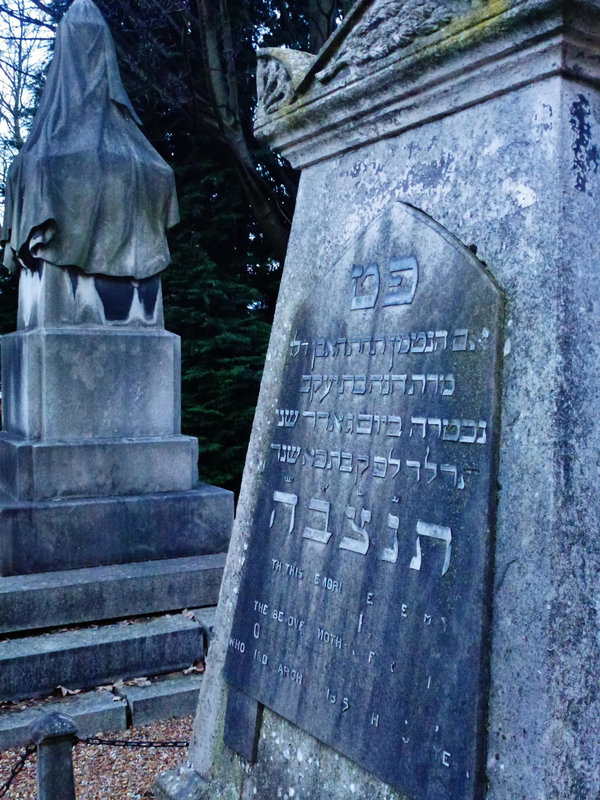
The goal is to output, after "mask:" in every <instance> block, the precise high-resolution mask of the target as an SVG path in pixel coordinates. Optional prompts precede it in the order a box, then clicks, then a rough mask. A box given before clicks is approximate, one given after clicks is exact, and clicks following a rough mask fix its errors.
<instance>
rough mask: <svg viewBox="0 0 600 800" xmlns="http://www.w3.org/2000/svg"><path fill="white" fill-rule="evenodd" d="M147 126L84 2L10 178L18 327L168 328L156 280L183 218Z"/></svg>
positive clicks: (99, 22) (10, 259)
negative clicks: (171, 231) (170, 233)
mask: <svg viewBox="0 0 600 800" xmlns="http://www.w3.org/2000/svg"><path fill="white" fill-rule="evenodd" d="M139 124H141V123H140V121H139V119H138V117H137V114H136V113H135V111H134V110H133V107H132V105H131V103H130V101H129V98H128V97H127V94H126V92H125V89H124V88H123V84H122V82H121V78H120V75H119V69H118V66H117V60H116V54H115V48H114V44H113V41H112V37H111V34H110V31H109V29H108V26H107V24H106V22H105V21H104V18H103V17H102V14H101V13H100V11H99V10H98V8H97V7H96V5H95V4H94V3H93V2H92V0H75V2H74V3H73V5H72V6H71V7H70V9H69V10H68V11H67V12H66V14H65V16H64V17H63V19H62V21H61V23H60V24H59V26H58V30H57V35H56V45H55V52H54V57H53V59H52V63H51V65H50V69H49V72H48V78H47V81H46V85H45V87H44V91H43V94H42V97H41V100H40V105H39V108H38V111H37V114H36V116H35V119H34V122H33V126H32V129H31V132H30V135H29V137H28V139H27V142H26V143H25V145H24V146H23V148H22V150H21V151H20V152H19V154H18V155H17V157H16V158H15V160H14V162H13V163H12V165H11V167H10V170H9V173H8V180H7V186H6V208H5V216H4V224H3V228H2V235H1V240H2V242H3V243H4V245H5V247H4V257H3V261H4V265H5V266H6V267H7V268H8V269H9V270H15V269H19V270H20V271H21V274H20V289H19V307H20V309H19V323H18V325H19V327H20V328H23V327H30V326H32V325H34V326H35V325H43V324H48V323H54V322H56V323H59V324H79V323H93V324H107V323H134V324H157V323H161V321H162V304H161V301H160V279H159V278H157V277H156V276H157V275H158V274H159V273H160V272H161V271H162V270H163V269H164V268H165V267H166V266H167V265H168V263H169V250H168V245H167V241H166V237H165V231H166V229H167V228H169V227H171V226H172V225H174V224H175V223H176V222H177V221H178V219H179V216H178V208H177V198H176V194H175V182H174V175H173V171H172V169H171V168H170V167H169V166H168V164H167V163H166V162H165V161H164V160H163V159H162V158H161V156H160V155H159V154H158V153H157V152H156V151H155V150H154V148H153V147H152V145H151V144H150V143H149V142H148V141H147V139H146V138H145V136H144V135H143V133H142V132H141V130H140V128H139ZM57 268H58V269H57ZM88 276H90V277H88Z"/></svg>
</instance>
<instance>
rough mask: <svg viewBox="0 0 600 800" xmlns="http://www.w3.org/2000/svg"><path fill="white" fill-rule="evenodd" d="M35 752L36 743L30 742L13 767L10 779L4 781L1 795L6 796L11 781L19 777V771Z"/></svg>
mask: <svg viewBox="0 0 600 800" xmlns="http://www.w3.org/2000/svg"><path fill="white" fill-rule="evenodd" d="M33 753H35V745H34V744H28V745H27V747H26V748H25V750H24V751H23V752H22V753H21V755H20V756H19V759H18V761H17V762H16V764H15V765H14V767H13V768H12V769H11V771H10V776H9V778H8V780H7V781H6V783H3V784H2V786H0V797H4V795H5V794H6V793H7V792H8V790H9V789H10V785H11V783H12V782H13V781H14V779H15V778H16V777H17V775H18V774H19V772H21V770H22V769H23V767H24V766H25V764H26V763H27V761H28V759H29V757H30V756H31V755H32V754H33Z"/></svg>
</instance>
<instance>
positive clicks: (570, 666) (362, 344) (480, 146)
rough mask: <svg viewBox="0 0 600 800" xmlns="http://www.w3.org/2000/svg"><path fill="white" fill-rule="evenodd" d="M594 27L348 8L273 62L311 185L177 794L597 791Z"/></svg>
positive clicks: (577, 10) (591, 10) (276, 141)
mask: <svg viewBox="0 0 600 800" xmlns="http://www.w3.org/2000/svg"><path fill="white" fill-rule="evenodd" d="M599 32H600V4H597V3H588V2H573V3H569V4H568V5H567V4H563V3H554V2H550V0H548V2H546V0H539V1H537V0H536V1H534V0H531V1H529V0H526V1H525V2H508V3H502V4H496V3H487V2H481V3H476V4H474V3H471V2H466V0H453V1H452V2H448V3H444V4H439V3H433V2H431V3H428V2H426V3H422V2H416V0H415V2H412V0H408V2H399V0H361V2H358V3H356V4H355V6H354V7H353V9H352V10H351V11H350V13H349V14H348V16H347V18H346V19H345V20H344V22H343V24H342V25H341V27H340V28H339V30H338V31H337V32H336V33H335V34H334V36H333V37H332V38H331V39H330V41H329V42H328V43H327V44H326V45H325V47H324V48H323V50H322V51H321V52H320V53H319V54H318V55H317V56H316V57H312V56H310V55H307V54H299V53H290V51H288V50H285V49H269V50H265V51H261V52H260V53H259V68H258V85H259V107H258V111H257V134H258V135H259V136H261V137H263V138H264V140H266V141H267V142H268V143H269V144H270V146H271V147H273V148H274V149H275V150H277V151H278V152H280V153H281V154H282V155H283V156H285V157H286V158H288V159H289V160H290V161H291V163H292V164H293V165H294V166H297V167H299V168H301V169H302V177H301V181H300V188H299V193H298V200H297V205H296V212H295V217H294V223H293V227H292V233H291V237H290V243H289V248H288V254H287V258H286V264H285V268H284V274H283V278H282V284H281V290H280V296H279V300H278V307H277V312H276V316H275V322H274V327H273V334H272V338H271V343H270V348H269V352H268V355H267V362H266V365H265V373H264V379H263V384H262V387H261V395H260V398H259V404H258V407H257V412H256V417H255V423H254V428H253V434H252V439H251V442H250V446H249V452H248V458H247V463H246V470H245V475H244V482H243V487H242V492H241V496H240V501H239V504H238V514H237V519H236V523H235V525H234V534H233V538H232V543H231V547H230V551H229V556H228V563H227V568H226V574H225V578H224V585H223V588H222V593H221V602H220V605H219V609H218V614H217V622H216V631H217V636H216V640H215V642H214V644H213V650H212V651H211V659H210V660H209V664H208V671H207V680H206V681H205V684H204V687H203V691H202V696H201V702H202V711H201V713H199V714H198V717H197V721H196V731H195V740H194V743H193V745H192V748H191V751H190V762H191V768H189V767H188V768H182V769H180V770H179V771H177V772H175V773H171V774H167V775H165V776H163V777H162V778H161V779H160V780H159V782H158V785H157V791H158V796H159V797H160V798H162V799H163V800H164V799H165V798H172V799H173V800H175V799H176V798H177V799H178V800H179V798H184V797H185V798H208V797H213V796H220V797H226V798H234V797H242V798H245V799H246V798H251V797H254V796H258V797H261V798H268V799H269V800H270V798H276V797H282V798H301V800H308V799H309V798H310V800H324V799H325V798H327V799H328V800H342V798H343V799H344V800H347V798H350V797H357V798H360V800H367V799H368V800H382V798H388V799H390V800H391V799H392V798H398V799H399V798H413V799H414V800H430V799H431V798H436V800H438V799H441V798H448V800H458V798H461V800H462V798H465V799H466V798H471V800H475V799H476V798H477V799H479V798H484V797H485V798H488V800H505V798H507V797H511V798H513V797H514V798H517V797H523V798H525V797H526V798H536V800H537V799H538V798H539V800H541V799H542V798H556V799H557V800H558V799H559V798H560V799H562V798H571V797H578V798H579V797H581V798H588V797H589V798H593V797H596V796H597V795H598V792H599V791H600V775H599V774H598V770H597V767H596V766H595V765H597V763H598V756H599V752H598V742H599V741H600V738H599V733H600V707H599V701H598V697H597V694H596V692H595V688H594V687H595V685H596V683H597V666H596V665H597V664H598V656H599V655H600V653H599V650H598V648H599V645H598V640H597V637H596V635H595V633H594V631H595V630H596V627H597V626H596V623H595V621H594V619H595V617H594V612H593V611H592V609H594V608H595V607H596V606H595V599H594V598H595V597H597V592H598V588H599V587H598V580H599V579H598V574H600V573H599V572H598V567H599V566H600V545H599V544H598V542H599V538H598V522H597V519H596V517H595V512H594V509H595V507H596V506H597V503H598V500H599V499H600V498H599V497H598V494H599V489H598V485H597V469H598V467H597V450H598V446H599V444H600V429H599V426H598V422H597V400H596V398H597V396H598V390H599V388H600V387H598V385H597V384H598V378H597V376H596V375H595V373H594V371H593V370H591V369H590V368H589V364H590V358H593V356H594V354H595V353H596V351H597V345H596V342H595V333H594V331H595V330H596V328H597V325H598V323H599V322H600V320H599V318H598V316H599V309H600V280H599V278H598V275H597V271H596V270H595V268H594V266H593V265H594V264H595V263H596V261H597V258H598V245H597V241H596V238H595V236H594V234H593V226H591V223H590V221H591V220H593V219H595V217H596V215H597V213H598V210H599V209H598V206H599V193H600V185H599V183H598V181H599V180H600V178H599V177H598V174H597V170H598V164H599V163H600V158H599V156H598V146H597V142H598V140H599V138H600V127H599V123H598V120H599V119H600V95H599V94H598V88H597V87H598V79H599V76H598V73H597V69H596V66H595V64H596V63H597V57H598V52H599V49H598V45H597V41H598V40H597V39H596V38H594V36H595V35H596V34H597V33H599ZM592 34H593V35H592Z"/></svg>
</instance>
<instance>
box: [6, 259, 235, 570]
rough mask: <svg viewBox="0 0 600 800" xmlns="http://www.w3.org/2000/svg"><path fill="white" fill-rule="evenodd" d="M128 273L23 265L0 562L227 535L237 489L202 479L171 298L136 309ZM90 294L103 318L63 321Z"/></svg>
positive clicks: (215, 543)
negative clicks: (187, 418)
mask: <svg viewBox="0 0 600 800" xmlns="http://www.w3.org/2000/svg"><path fill="white" fill-rule="evenodd" d="M71 273H73V275H71ZM151 280H152V281H154V283H155V284H156V285H155V286H154V288H153V298H154V300H153V302H154V304H156V303H158V301H159V300H160V280H159V279H158V278H154V279H151ZM86 282H87V283H86ZM133 283H135V284H136V285H135V286H133V285H132V282H131V281H121V282H119V281H118V280H116V279H106V278H104V279H102V278H94V277H93V276H84V275H82V274H80V273H77V272H76V271H74V270H70V271H69V270H60V269H58V268H56V267H53V266H51V265H46V264H43V265H41V266H40V268H39V270H38V271H37V272H35V271H32V270H29V269H26V268H23V270H22V274H21V279H20V309H21V313H20V316H19V325H20V329H19V330H17V332H15V333H12V334H9V335H7V336H4V337H3V338H2V343H1V348H2V350H1V352H2V388H3V406H2V416H3V431H2V433H0V575H18V574H25V573H28V574H29V573H37V572H48V571H52V570H65V569H78V568H82V567H93V566H99V565H108V564H122V563H127V562H133V561H145V560H149V559H161V558H181V557H187V556H196V555H198V556H199V555H206V554H209V553H215V552H222V551H223V550H225V549H226V547H227V542H228V535H229V528H230V525H231V506H232V498H231V495H230V493H229V492H225V491H223V490H221V489H217V488H216V487H209V486H200V485H198V467H197V460H198V444H197V441H196V440H195V439H194V438H192V437H189V436H183V435H181V432H180V405H181V399H180V383H181V375H180V341H179V337H178V336H175V335H174V334H172V333H169V332H167V331H165V330H164V329H163V328H162V306H161V307H160V309H159V312H160V313H159V312H156V314H155V315H154V316H156V320H157V321H156V320H155V321H154V324H151V323H152V319H153V316H152V314H149V315H148V318H147V319H146V321H145V323H144V325H140V324H138V325H132V324H130V323H129V322H128V320H130V318H131V317H132V314H133V313H134V311H135V308H136V307H138V306H140V300H139V294H140V291H139V285H138V282H133ZM83 285H85V286H86V287H87V288H86V289H85V292H83V296H84V298H86V299H87V301H89V302H88V305H87V306H84V304H83V302H82V301H81V302H79V305H77V303H76V302H75V301H76V300H77V298H79V294H80V293H82V288H81V287H82V286H83ZM122 295H123V296H125V295H126V303H125V305H123V304H120V302H119V301H120V300H121V299H122ZM94 297H95V299H96V301H95V303H91V300H90V298H94ZM92 305H93V306H94V307H96V308H102V313H103V320H104V323H103V324H99V322H98V323H97V324H62V325H61V324H59V323H60V322H61V318H62V317H61V309H62V310H63V311H64V309H66V311H65V312H64V313H62V316H63V317H65V318H67V319H69V320H72V318H73V317H74V314H75V311H77V309H79V310H80V309H81V308H84V307H88V308H89V307H91V306H92ZM140 307H141V306H140ZM153 308H154V306H153ZM24 309H26V313H25V312H24ZM117 310H119V314H117ZM150 311H152V309H150ZM67 312H68V313H67ZM152 313H154V311H153V312H152ZM107 316H108V317H111V318H113V320H115V319H116V321H113V322H112V323H111V324H109V323H108V322H107V321H106V317H107ZM99 320H100V317H98V321H99Z"/></svg>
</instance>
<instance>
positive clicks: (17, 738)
mask: <svg viewBox="0 0 600 800" xmlns="http://www.w3.org/2000/svg"><path fill="white" fill-rule="evenodd" d="M201 682H202V675H198V674H191V675H184V674H182V673H179V674H177V675H175V676H168V677H166V678H159V679H157V680H155V681H153V682H152V683H151V684H150V685H149V686H128V685H124V686H122V687H119V688H115V689H114V690H113V691H107V690H106V689H101V690H100V689H97V690H94V691H90V692H85V693H83V694H79V695H76V696H75V697H66V698H63V699H60V700H59V699H57V700H52V701H49V702H46V701H45V702H38V703H35V704H34V705H32V706H31V707H28V708H26V709H24V710H23V711H16V710H15V711H5V712H3V713H0V750H8V749H9V748H14V747H23V746H24V745H26V744H28V743H29V741H30V740H31V735H30V730H31V726H32V725H33V724H34V723H35V722H37V721H39V720H40V719H41V718H42V717H43V716H44V715H46V714H52V713H53V712H60V713H61V714H66V715H67V716H68V717H71V719H72V720H73V721H74V722H75V724H76V725H77V733H78V735H79V736H81V737H86V736H94V735H96V734H97V733H102V734H107V733H113V732H116V731H122V730H125V729H126V728H127V727H131V726H136V725H144V724H147V723H149V722H155V721H156V720H159V719H171V718H173V717H185V716H188V715H191V714H193V713H194V712H195V711H196V705H197V703H198V693H199V691H200V685H201Z"/></svg>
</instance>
